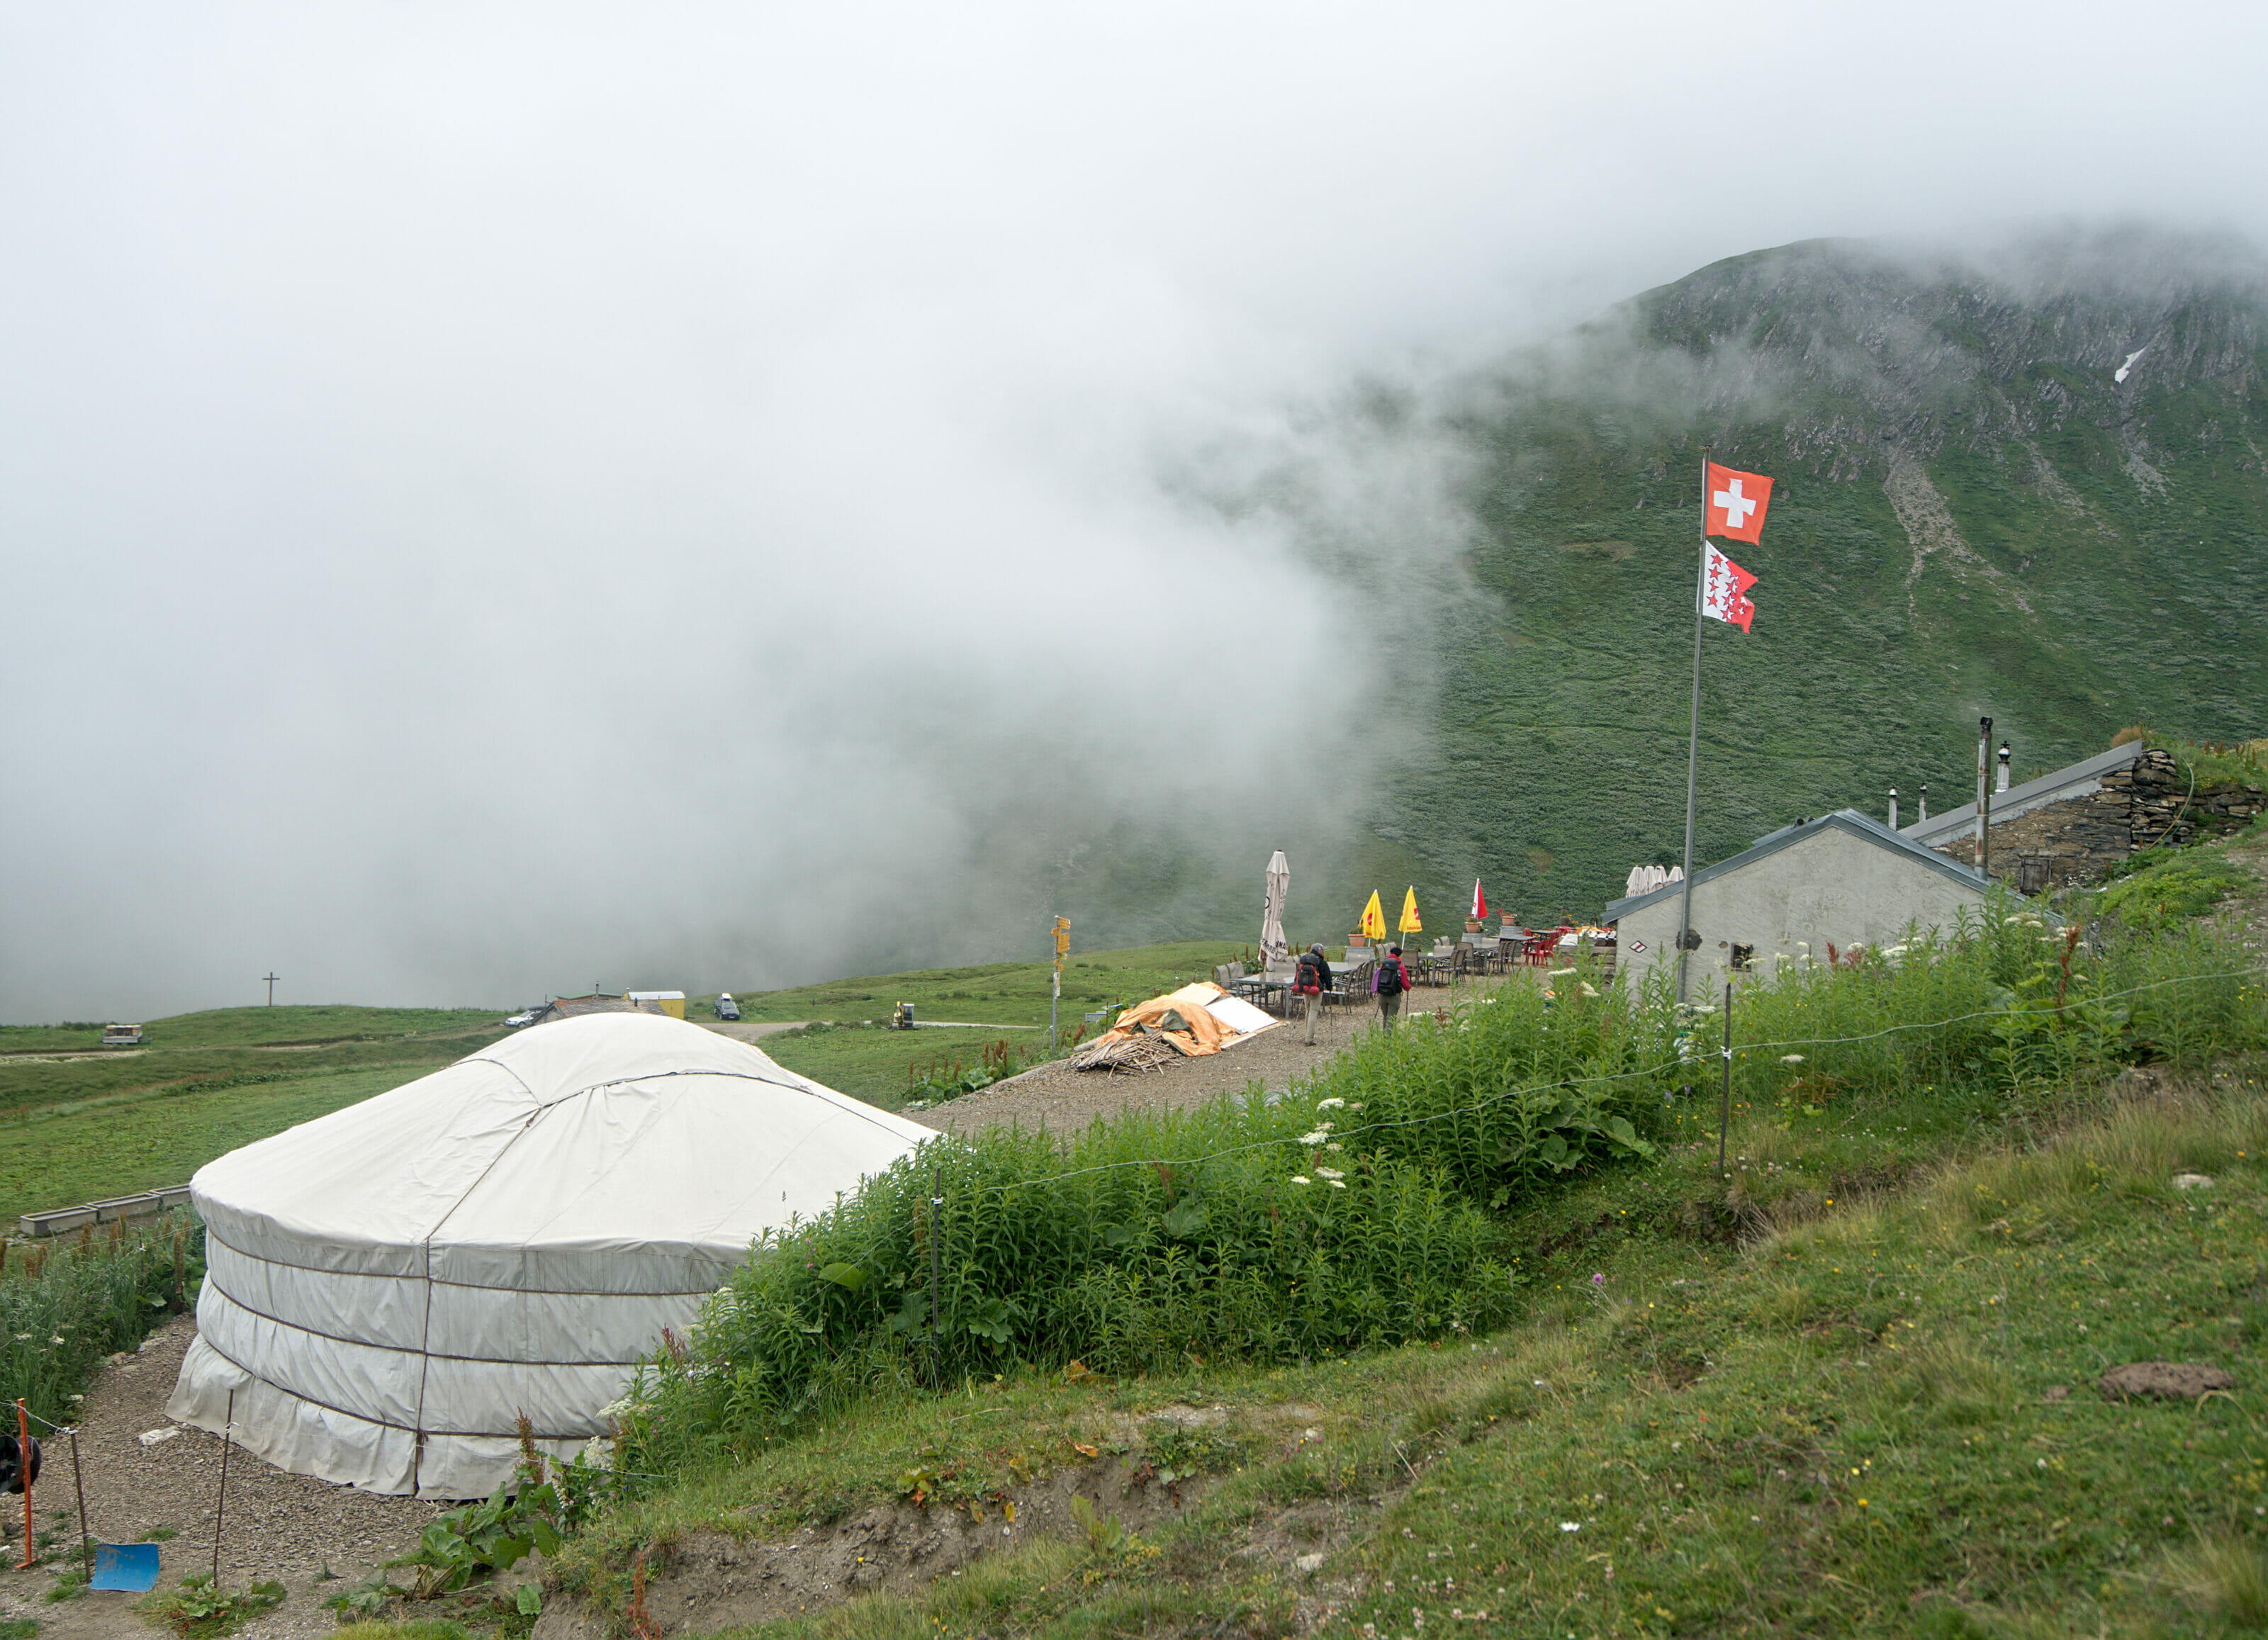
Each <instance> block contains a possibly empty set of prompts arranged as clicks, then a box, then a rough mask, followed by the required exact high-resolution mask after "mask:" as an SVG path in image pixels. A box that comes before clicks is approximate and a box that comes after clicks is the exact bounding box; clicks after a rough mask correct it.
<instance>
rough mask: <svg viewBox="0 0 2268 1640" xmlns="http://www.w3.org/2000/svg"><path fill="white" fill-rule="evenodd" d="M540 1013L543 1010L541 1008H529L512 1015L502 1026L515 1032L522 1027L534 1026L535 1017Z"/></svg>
mask: <svg viewBox="0 0 2268 1640" xmlns="http://www.w3.org/2000/svg"><path fill="white" fill-rule="evenodd" d="M542 1011H543V1010H542V1009H541V1008H530V1009H527V1010H526V1011H523V1012H520V1013H516V1014H514V1015H512V1018H511V1019H507V1020H505V1021H504V1024H505V1025H506V1026H510V1027H511V1028H512V1030H515V1031H517V1030H518V1029H519V1027H520V1026H523V1025H534V1023H535V1016H536V1015H537V1014H539V1013H541V1012H542Z"/></svg>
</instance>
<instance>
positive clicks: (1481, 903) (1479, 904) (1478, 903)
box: [1472, 877, 1488, 923]
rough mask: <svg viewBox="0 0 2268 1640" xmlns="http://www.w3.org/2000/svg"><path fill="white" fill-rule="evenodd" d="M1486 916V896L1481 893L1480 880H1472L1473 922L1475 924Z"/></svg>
mask: <svg viewBox="0 0 2268 1640" xmlns="http://www.w3.org/2000/svg"><path fill="white" fill-rule="evenodd" d="M1487 915H1488V896H1487V895H1486V894H1483V893H1482V892H1481V879H1479V878H1477V877H1476V878H1475V879H1473V909H1472V918H1473V921H1474V922H1476V923H1477V922H1479V921H1480V920H1481V919H1482V918H1483V917H1484V916H1487Z"/></svg>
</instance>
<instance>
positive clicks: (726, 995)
mask: <svg viewBox="0 0 2268 1640" xmlns="http://www.w3.org/2000/svg"><path fill="white" fill-rule="evenodd" d="M709 1007H710V1011H711V1012H712V1013H714V1014H715V1015H716V1016H717V1017H718V1019H739V1018H740V1004H738V1003H736V1002H734V1001H733V993H732V992H730V991H719V992H718V993H717V1000H716V1001H715V1002H713V1003H711V1004H709Z"/></svg>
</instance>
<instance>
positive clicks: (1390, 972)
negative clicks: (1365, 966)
mask: <svg viewBox="0 0 2268 1640" xmlns="http://www.w3.org/2000/svg"><path fill="white" fill-rule="evenodd" d="M1370 989H1371V992H1372V994H1373V996H1375V997H1377V998H1378V1025H1379V1028H1380V1029H1381V1030H1382V1031H1391V1030H1392V1029H1393V1028H1394V1017H1395V1015H1396V1014H1398V1013H1400V1012H1401V1011H1402V995H1403V992H1404V991H1406V990H1408V989H1410V970H1409V969H1407V968H1405V967H1403V966H1402V947H1401V946H1399V945H1388V947H1387V948H1386V957H1385V960H1383V961H1381V963H1380V964H1379V965H1378V966H1377V967H1374V968H1373V969H1372V970H1371V971H1370Z"/></svg>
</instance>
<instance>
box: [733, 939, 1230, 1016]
mask: <svg viewBox="0 0 2268 1640" xmlns="http://www.w3.org/2000/svg"><path fill="white" fill-rule="evenodd" d="M1251 955H1252V952H1251V947H1250V946H1249V945H1243V944H1239V943H1236V942H1234V941H1230V940H1220V939H1191V940H1182V941H1180V942H1178V943H1176V944H1173V945H1137V946H1132V947H1130V948H1129V949H1126V950H1123V951H1075V952H1073V953H1072V955H1071V960H1070V962H1069V963H1068V964H1066V965H1065V967H1064V990H1063V1017H1064V1019H1069V1020H1071V1021H1072V1022H1073V1023H1076V1022H1077V1020H1078V1017H1079V1013H1081V1012H1082V1011H1086V1010H1089V1009H1095V1008H1102V1007H1107V1006H1108V1005H1110V1004H1113V1003H1117V1004H1127V1003H1136V1002H1140V1001H1142V1000H1143V999H1144V998H1145V997H1154V996H1156V995H1158V994H1159V993H1160V992H1161V991H1169V990H1172V989H1175V987H1176V986H1180V985H1185V984H1187V983H1188V982H1189V981H1191V980H1200V979H1205V978H1208V977H1210V975H1211V971H1212V968H1213V967H1214V965H1215V964H1217V963H1223V962H1227V961H1230V960H1233V959H1234V958H1237V957H1240V956H1241V957H1243V958H1245V959H1246V960H1250V958H1251ZM1048 989H1049V970H1048V965H1047V964H1046V963H1045V962H996V963H989V964H986V965H983V966H982V967H968V968H928V969H919V970H917V971H915V972H913V973H909V974H866V975H861V976H858V977H856V978H852V979H845V980H832V981H829V982H827V983H825V984H821V985H804V986H799V987H797V988H795V989H792V990H780V991H740V990H735V991H733V997H734V998H735V999H736V1000H737V1001H738V1002H739V1003H740V1014H741V1017H742V1018H743V1019H833V1020H858V1019H887V1018H888V1017H889V1014H890V1011H891V1010H892V1009H894V1008H895V1007H896V1006H897V1004H899V1003H901V1002H909V1003H911V1004H914V1016H915V1018H917V1019H960V1020H968V1021H969V1022H970V1023H972V1024H983V1025H1045V1024H1046V1023H1047V1022H1048ZM714 1000H715V998H714V997H713V996H703V997H695V998H693V999H691V1000H690V1001H689V1004H688V1011H689V1012H691V1013H693V1014H694V1015H696V1017H703V1016H705V1015H706V1014H707V1013H708V1011H709V1006H710V1004H711V1003H712V1002H713V1001H714Z"/></svg>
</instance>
